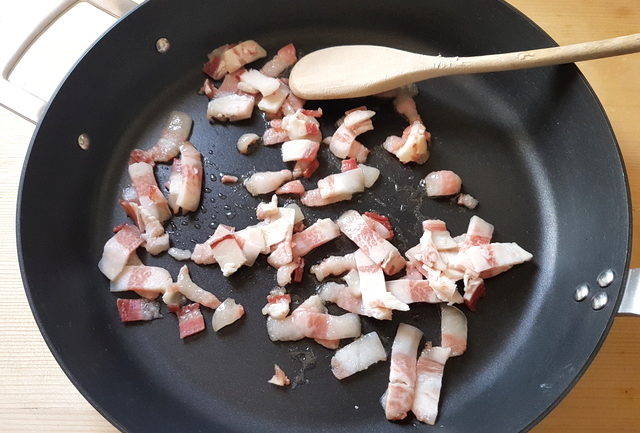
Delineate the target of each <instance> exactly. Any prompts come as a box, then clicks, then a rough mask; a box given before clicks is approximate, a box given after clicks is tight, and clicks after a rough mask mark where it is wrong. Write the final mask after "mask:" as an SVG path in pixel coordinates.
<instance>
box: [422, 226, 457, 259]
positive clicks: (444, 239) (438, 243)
mask: <svg viewBox="0 0 640 433" xmlns="http://www.w3.org/2000/svg"><path fill="white" fill-rule="evenodd" d="M422 229H423V230H424V231H427V230H429V231H430V232H431V241H432V242H433V245H434V246H435V247H436V249H437V250H438V251H442V250H451V249H457V248H458V244H457V242H456V241H455V240H454V239H453V238H452V237H451V233H449V232H448V231H447V225H446V224H445V222H444V221H442V220H424V221H422Z"/></svg>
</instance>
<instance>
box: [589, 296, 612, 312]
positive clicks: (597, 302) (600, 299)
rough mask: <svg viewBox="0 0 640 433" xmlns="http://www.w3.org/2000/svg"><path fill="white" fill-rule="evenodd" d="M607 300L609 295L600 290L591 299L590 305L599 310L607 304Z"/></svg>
mask: <svg viewBox="0 0 640 433" xmlns="http://www.w3.org/2000/svg"><path fill="white" fill-rule="evenodd" d="M608 301H609V297H608V296H607V294H606V293H605V292H600V293H598V294H597V295H595V296H594V297H593V298H592V299H591V307H593V309H594V310H600V309H601V308H603V307H604V306H605V305H607V302H608Z"/></svg>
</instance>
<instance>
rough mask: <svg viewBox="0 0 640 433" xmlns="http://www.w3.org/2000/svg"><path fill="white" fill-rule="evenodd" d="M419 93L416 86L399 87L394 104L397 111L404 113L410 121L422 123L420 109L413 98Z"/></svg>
mask: <svg viewBox="0 0 640 433" xmlns="http://www.w3.org/2000/svg"><path fill="white" fill-rule="evenodd" d="M417 93H418V91H417V89H416V88H415V86H413V87H411V86H409V87H402V88H400V89H398V92H397V95H396V97H395V99H394V100H393V106H394V108H395V109H396V111H397V112H398V113H399V114H401V115H403V116H404V117H405V118H406V119H407V120H408V121H409V123H413V122H420V123H422V118H421V117H420V114H418V110H417V108H416V102H415V101H414V100H413V97H414V96H415V95H416V94H417Z"/></svg>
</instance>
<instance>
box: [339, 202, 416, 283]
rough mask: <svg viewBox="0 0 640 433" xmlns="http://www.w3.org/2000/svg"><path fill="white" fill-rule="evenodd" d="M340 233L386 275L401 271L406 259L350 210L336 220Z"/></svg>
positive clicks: (358, 215)
mask: <svg viewBox="0 0 640 433" xmlns="http://www.w3.org/2000/svg"><path fill="white" fill-rule="evenodd" d="M336 223H337V224H338V226H339V227H340V230H341V231H342V233H344V234H345V235H346V236H347V237H348V238H349V239H351V240H352V241H353V242H354V243H355V244H356V245H358V247H359V248H360V249H361V250H362V251H363V252H364V253H365V254H366V255H367V256H369V258H371V260H372V261H373V262H374V263H375V264H377V265H380V266H381V267H382V269H383V271H384V273H385V274H387V275H393V274H395V273H397V272H399V271H401V270H402V269H403V268H404V266H405V264H406V261H405V260H404V259H403V258H402V256H401V255H400V252H399V251H398V249H397V248H396V247H395V246H393V245H392V244H391V243H390V242H389V241H387V240H385V239H383V238H382V237H380V235H378V234H377V233H376V232H375V231H374V230H372V229H371V227H369V226H368V225H367V223H366V221H365V220H364V219H363V218H362V216H361V215H360V214H359V213H358V212H356V211H354V210H350V211H347V212H345V213H343V214H342V215H341V216H340V218H338V220H337V221H336Z"/></svg>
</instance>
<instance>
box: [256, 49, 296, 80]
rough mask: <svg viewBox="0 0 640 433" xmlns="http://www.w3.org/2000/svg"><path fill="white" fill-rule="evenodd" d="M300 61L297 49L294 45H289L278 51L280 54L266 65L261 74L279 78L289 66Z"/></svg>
mask: <svg viewBox="0 0 640 433" xmlns="http://www.w3.org/2000/svg"><path fill="white" fill-rule="evenodd" d="M297 61H298V58H297V57H296V47H295V46H294V45H293V44H287V45H285V46H284V47H282V48H280V49H279V50H278V53H277V54H276V55H275V56H273V58H272V59H271V60H269V61H268V62H267V63H265V64H264V66H263V67H262V68H261V69H260V72H262V73H263V74H265V75H267V76H269V77H277V76H278V75H280V74H281V73H282V72H284V70H285V69H287V68H288V67H289V66H292V65H293V64H295V63H296V62H297Z"/></svg>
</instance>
